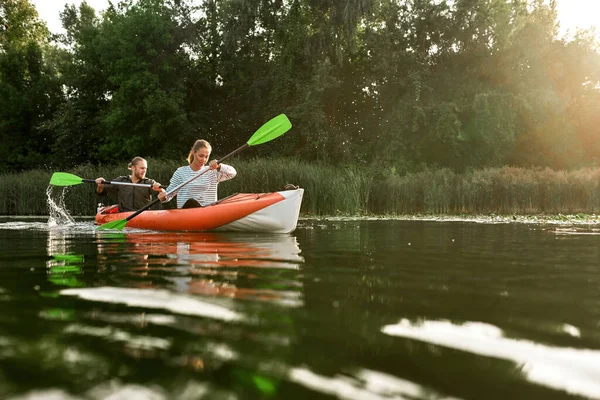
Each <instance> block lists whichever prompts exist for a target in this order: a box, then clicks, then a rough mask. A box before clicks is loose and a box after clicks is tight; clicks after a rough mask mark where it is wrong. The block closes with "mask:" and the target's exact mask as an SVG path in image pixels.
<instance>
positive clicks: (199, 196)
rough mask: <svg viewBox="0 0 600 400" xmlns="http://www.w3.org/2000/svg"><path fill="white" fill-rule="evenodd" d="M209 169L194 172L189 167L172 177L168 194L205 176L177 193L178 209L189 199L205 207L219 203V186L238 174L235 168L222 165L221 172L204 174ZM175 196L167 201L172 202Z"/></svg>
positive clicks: (214, 171) (176, 172)
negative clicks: (184, 183) (185, 183)
mask: <svg viewBox="0 0 600 400" xmlns="http://www.w3.org/2000/svg"><path fill="white" fill-rule="evenodd" d="M207 169H208V166H204V167H202V168H200V170H198V171H194V170H193V169H192V168H190V166H189V165H186V166H185V167H179V168H177V170H176V171H175V173H174V174H173V176H172V177H171V182H170V183H169V187H168V188H167V192H170V191H172V190H173V189H175V188H176V187H177V186H179V185H181V184H182V183H183V182H187V181H189V180H190V179H192V178H193V177H194V176H198V175H199V174H203V175H202V176H200V177H198V178H196V179H194V180H193V181H191V182H190V183H188V184H187V185H185V186H184V187H182V188H181V189H179V191H178V192H177V208H181V207H183V205H184V204H185V202H186V201H188V200H189V199H195V200H197V201H198V203H200V205H203V206H205V205H207V204H210V203H214V202H215V201H217V185H218V184H219V182H222V181H226V180H229V179H231V178H233V177H234V176H235V175H236V174H237V171H236V170H235V168H233V167H232V166H231V165H226V164H221V168H220V169H219V171H217V170H216V169H213V170H212V171H207V172H204V171H206V170H207ZM174 196H175V194H173V195H172V196H167V198H166V200H165V201H169V200H171V199H172V198H173V197H174Z"/></svg>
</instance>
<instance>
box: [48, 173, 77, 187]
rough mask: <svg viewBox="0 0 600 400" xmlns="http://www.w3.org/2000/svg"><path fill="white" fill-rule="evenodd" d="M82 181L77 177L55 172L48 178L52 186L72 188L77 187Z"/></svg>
mask: <svg viewBox="0 0 600 400" xmlns="http://www.w3.org/2000/svg"><path fill="white" fill-rule="evenodd" d="M81 182H83V180H82V179H81V178H80V177H78V176H77V175H73V174H68V173H66V172H55V173H53V174H52V177H51V178H50V184H51V185H54V186H73V185H79V184H80V183H81Z"/></svg>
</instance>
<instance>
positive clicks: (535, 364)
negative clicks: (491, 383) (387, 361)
mask: <svg viewBox="0 0 600 400" xmlns="http://www.w3.org/2000/svg"><path fill="white" fill-rule="evenodd" d="M572 328H574V327H570V328H569V329H568V331H570V332H573V329H572ZM382 332H383V333H386V334H388V335H392V336H401V337H405V338H410V339H415V340H420V341H424V342H428V343H433V344H437V345H440V346H445V347H450V348H453V349H458V350H462V351H467V352H470V353H475V354H479V355H482V356H486V357H495V358H501V359H506V360H511V361H513V362H515V363H516V365H518V368H519V370H520V371H521V372H522V373H524V374H525V376H527V378H528V379H529V380H531V381H532V382H536V383H540V384H543V385H546V386H550V387H553V388H556V389H560V390H565V391H567V392H571V393H576V394H580V395H583V396H589V397H592V398H600V350H591V349H578V348H573V347H556V346H547V345H544V344H540V343H535V342H532V341H530V340H523V339H513V338H508V337H505V336H504V333H503V332H502V330H501V329H499V328H498V327H496V326H493V325H490V324H484V323H478V322H466V323H463V324H460V325H459V324H453V323H451V322H448V321H423V322H419V323H411V322H410V321H409V320H407V319H403V320H402V321H400V323H398V324H395V325H386V326H384V327H383V329H382ZM575 332H578V330H576V331H575Z"/></svg>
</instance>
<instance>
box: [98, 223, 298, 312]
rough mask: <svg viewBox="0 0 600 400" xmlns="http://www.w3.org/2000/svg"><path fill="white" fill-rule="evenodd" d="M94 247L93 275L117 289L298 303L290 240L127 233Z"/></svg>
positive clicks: (102, 238) (103, 239)
mask: <svg viewBox="0 0 600 400" xmlns="http://www.w3.org/2000/svg"><path fill="white" fill-rule="evenodd" d="M97 245H98V253H99V254H98V264H99V265H98V266H99V270H100V271H104V272H111V277H112V279H121V281H120V282H119V284H118V286H123V284H125V286H130V287H138V288H140V287H143V288H164V289H170V290H175V291H177V292H186V293H190V294H196V295H203V296H219V297H230V298H242V299H253V300H267V301H276V302H282V303H286V304H287V305H300V304H301V303H300V289H301V285H300V283H299V282H300V281H299V279H297V278H298V277H297V275H298V273H299V270H300V266H301V265H302V264H303V263H304V258H303V257H302V256H301V255H300V253H301V250H300V248H299V246H298V243H297V240H296V237H295V236H293V235H256V234H252V235H250V234H219V233H206V232H204V233H203V232H198V233H193V232H189V233H164V232H161V233H128V234H121V235H119V237H116V236H115V235H114V234H113V235H111V236H104V235H99V237H98V240H97ZM123 274H127V275H128V278H127V282H124V281H123V279H124V277H123ZM115 275H117V276H116V277H115Z"/></svg>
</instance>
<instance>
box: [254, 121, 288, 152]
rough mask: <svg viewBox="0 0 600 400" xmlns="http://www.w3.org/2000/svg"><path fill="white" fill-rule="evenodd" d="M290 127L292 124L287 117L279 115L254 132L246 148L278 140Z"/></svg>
mask: <svg viewBox="0 0 600 400" xmlns="http://www.w3.org/2000/svg"><path fill="white" fill-rule="evenodd" d="M291 127H292V123H291V122H290V120H289V119H288V117H286V116H285V114H279V115H278V116H276V117H275V118H273V119H271V120H270V121H268V122H267V123H265V124H264V125H263V126H261V127H260V128H258V130H257V131H256V132H254V135H252V137H251V138H250V139H249V140H248V146H256V145H257V144H262V143H266V142H268V141H270V140H273V139H275V138H278V137H279V136H281V135H283V134H284V133H286V132H287V131H289V130H290V128H291Z"/></svg>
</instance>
